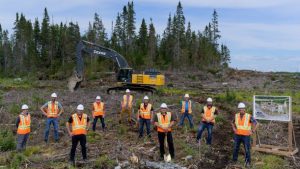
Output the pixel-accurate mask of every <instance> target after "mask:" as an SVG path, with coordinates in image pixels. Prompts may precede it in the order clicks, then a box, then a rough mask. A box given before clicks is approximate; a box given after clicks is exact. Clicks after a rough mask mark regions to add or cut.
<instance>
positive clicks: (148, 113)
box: [137, 96, 153, 138]
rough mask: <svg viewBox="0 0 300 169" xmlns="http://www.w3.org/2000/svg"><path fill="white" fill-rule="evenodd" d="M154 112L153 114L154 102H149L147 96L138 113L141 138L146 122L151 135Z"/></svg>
mask: <svg viewBox="0 0 300 169" xmlns="http://www.w3.org/2000/svg"><path fill="white" fill-rule="evenodd" d="M152 114H153V107H152V104H150V103H149V97H148V96H145V97H144V102H143V103H142V104H141V105H140V107H139V111H138V114H137V120H138V122H139V138H141V137H143V133H144V124H146V129H147V136H148V137H151V135H150V124H151V119H152Z"/></svg>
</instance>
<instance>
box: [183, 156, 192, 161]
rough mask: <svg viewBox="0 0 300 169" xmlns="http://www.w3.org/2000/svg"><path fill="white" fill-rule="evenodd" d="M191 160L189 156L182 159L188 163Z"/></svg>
mask: <svg viewBox="0 0 300 169" xmlns="http://www.w3.org/2000/svg"><path fill="white" fill-rule="evenodd" d="M192 159H193V156H191V155H188V156H186V157H185V158H184V160H185V161H190V160H192Z"/></svg>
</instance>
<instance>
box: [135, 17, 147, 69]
mask: <svg viewBox="0 0 300 169" xmlns="http://www.w3.org/2000/svg"><path fill="white" fill-rule="evenodd" d="M137 46H138V52H137V53H138V54H137V56H136V58H135V63H136V65H139V66H141V65H143V64H144V61H145V60H147V59H146V58H145V57H146V55H147V46H148V30H147V24H146V22H145V19H144V18H143V19H142V23H141V27H140V30H139V35H138V39H137Z"/></svg>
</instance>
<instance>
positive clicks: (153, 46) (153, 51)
mask: <svg viewBox="0 0 300 169" xmlns="http://www.w3.org/2000/svg"><path fill="white" fill-rule="evenodd" d="M150 20H151V22H150V25H149V35H148V52H147V53H148V62H147V66H148V67H153V66H154V63H155V61H156V60H157V59H158V58H157V37H156V32H155V28H154V25H153V22H152V19H150Z"/></svg>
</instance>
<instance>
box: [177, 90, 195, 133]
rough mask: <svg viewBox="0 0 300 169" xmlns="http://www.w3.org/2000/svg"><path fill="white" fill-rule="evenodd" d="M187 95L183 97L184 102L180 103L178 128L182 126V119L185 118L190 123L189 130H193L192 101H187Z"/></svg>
mask: <svg viewBox="0 0 300 169" xmlns="http://www.w3.org/2000/svg"><path fill="white" fill-rule="evenodd" d="M189 98H190V96H189V94H185V95H184V100H183V101H181V110H180V111H181V117H180V122H179V126H181V127H182V126H183V123H184V119H185V118H187V119H188V120H189V123H190V128H191V129H192V128H194V124H193V117H192V101H191V100H190V99H189Z"/></svg>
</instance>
